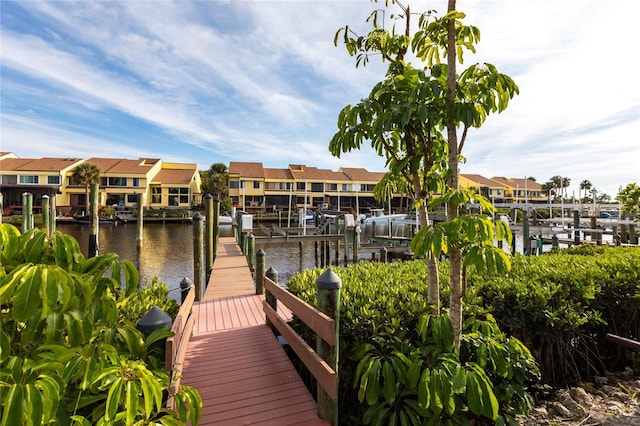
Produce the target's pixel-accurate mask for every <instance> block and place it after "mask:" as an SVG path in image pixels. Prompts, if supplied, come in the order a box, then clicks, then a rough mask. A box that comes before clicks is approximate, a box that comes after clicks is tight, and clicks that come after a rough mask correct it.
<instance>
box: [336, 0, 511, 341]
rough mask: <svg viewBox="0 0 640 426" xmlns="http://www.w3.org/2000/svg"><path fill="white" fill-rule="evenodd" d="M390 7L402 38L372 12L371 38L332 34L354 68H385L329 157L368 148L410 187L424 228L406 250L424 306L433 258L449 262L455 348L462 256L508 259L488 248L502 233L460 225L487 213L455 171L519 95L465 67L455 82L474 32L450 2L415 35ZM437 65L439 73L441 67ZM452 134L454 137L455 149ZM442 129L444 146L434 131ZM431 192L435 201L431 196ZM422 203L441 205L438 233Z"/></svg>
mask: <svg viewBox="0 0 640 426" xmlns="http://www.w3.org/2000/svg"><path fill="white" fill-rule="evenodd" d="M395 4H397V5H398V7H399V8H400V11H401V13H400V14H399V15H393V18H394V19H396V20H399V21H400V22H402V23H403V24H404V25H403V31H401V32H399V33H396V31H395V26H392V27H391V29H386V27H385V21H384V20H385V17H386V14H385V13H386V10H376V11H374V12H373V13H372V14H371V15H370V19H369V21H370V22H371V23H372V25H373V29H372V30H371V31H370V32H369V33H368V34H367V35H366V36H359V35H358V34H355V33H353V32H352V31H351V30H350V29H349V27H344V28H341V29H340V30H339V31H338V33H337V34H336V39H335V42H336V43H337V41H338V39H339V36H340V34H341V33H342V32H344V43H345V46H346V48H347V51H348V53H349V54H350V55H352V56H356V66H359V65H360V64H362V65H366V63H367V61H368V59H369V55H373V54H375V55H378V56H379V57H381V58H382V60H383V61H385V62H388V63H389V66H388V68H387V73H386V76H385V79H384V80H383V81H381V82H379V83H377V84H376V85H375V86H374V88H373V89H372V91H371V92H370V94H369V96H368V97H367V98H365V99H363V100H362V101H360V102H359V103H358V104H356V105H355V106H352V105H347V106H346V107H345V108H343V109H342V111H341V112H340V114H339V116H338V131H337V132H336V134H335V135H334V136H333V138H332V140H331V142H330V144H329V149H330V151H331V153H332V154H333V155H336V156H339V155H340V153H342V152H348V151H351V150H354V149H360V148H361V146H362V144H363V143H364V142H365V141H368V142H370V143H371V146H372V147H373V148H374V149H375V150H376V152H377V153H378V155H380V156H384V157H385V158H386V161H387V167H388V172H387V176H388V178H387V181H396V180H398V179H404V181H405V182H406V183H408V184H409V185H410V187H411V191H410V192H411V193H412V194H413V196H414V199H415V203H416V206H417V207H418V209H419V214H420V219H421V223H422V224H423V225H424V228H423V229H421V230H420V231H419V232H418V234H416V236H415V237H414V240H413V243H412V249H414V252H417V253H418V254H424V255H425V256H426V258H427V259H428V263H429V301H438V300H439V294H438V286H437V273H436V272H433V273H432V270H433V268H434V266H436V263H435V258H436V257H438V256H440V254H441V253H447V254H448V255H449V258H450V261H451V268H450V270H451V277H450V281H451V283H452V284H451V285H452V288H453V287H454V286H455V291H456V293H455V296H452V297H451V298H450V305H451V306H450V314H451V318H452V323H453V324H454V330H455V332H456V340H457V341H459V340H458V339H459V333H460V327H459V326H456V324H461V315H462V308H461V303H462V297H461V294H462V291H463V290H462V268H463V264H462V258H463V252H464V253H466V255H467V256H466V257H465V259H464V260H465V265H467V264H474V265H476V266H477V267H479V268H481V269H484V268H486V267H487V266H488V265H490V266H491V267H494V268H496V267H498V268H500V267H506V266H508V262H509V260H508V258H507V257H506V254H505V253H504V252H502V251H500V250H499V249H497V248H495V247H493V238H494V230H497V231H498V238H500V239H501V238H503V237H505V235H508V236H507V238H510V234H509V233H508V228H507V227H506V226H504V224H496V225H495V227H494V225H493V223H492V222H491V221H489V220H488V219H487V218H486V217H481V216H478V217H464V218H458V210H459V209H460V208H461V206H464V205H465V204H467V203H469V202H472V201H473V200H474V199H475V200H477V202H480V203H481V204H482V205H483V210H485V211H492V209H493V206H492V205H491V203H489V202H488V200H486V199H484V198H482V197H479V196H478V195H477V194H473V193H472V192H471V191H468V190H459V189H458V174H459V173H458V162H459V161H460V160H461V159H462V147H463V145H464V142H465V139H466V136H467V131H468V129H469V128H470V127H480V126H481V125H482V123H484V121H485V119H486V118H487V116H488V115H489V114H491V113H494V112H500V111H502V110H503V109H504V108H506V106H507V104H508V102H509V100H510V99H511V98H512V97H513V96H514V95H515V93H517V92H518V88H517V86H516V85H515V83H514V82H513V80H511V78H509V77H508V76H506V75H504V74H500V73H499V72H498V71H497V69H496V68H495V67H494V66H493V65H491V64H476V65H472V66H471V67H469V68H467V69H466V70H465V71H464V72H463V73H461V74H460V75H459V76H458V75H457V74H456V69H455V64H456V59H457V60H459V61H460V62H461V63H462V56H461V53H462V51H463V49H468V50H471V51H475V44H476V43H477V41H478V40H479V37H480V32H479V30H478V29H477V28H476V27H472V26H464V25H462V22H461V19H462V18H464V16H465V15H464V14H463V13H460V12H457V11H455V1H454V2H449V12H448V13H447V14H446V15H445V16H444V17H442V18H436V17H434V15H433V14H432V13H431V12H427V13H423V14H421V15H419V19H418V31H417V32H415V34H414V35H413V36H411V34H413V31H411V22H412V21H411V16H412V15H411V13H410V10H409V7H408V6H404V5H402V4H401V3H398V2H395ZM409 49H411V52H412V53H413V54H414V55H415V56H416V57H417V58H419V59H421V60H422V61H425V62H426V63H427V64H426V65H427V66H426V67H425V66H424V64H421V65H420V67H413V65H412V64H411V63H410V62H407V61H406V58H405V55H406V53H407V52H408V51H409ZM458 52H459V53H460V54H457V53H458ZM445 56H446V57H447V60H448V63H447V64H444V63H442V62H441V58H444V57H445ZM458 127H459V128H461V129H462V136H461V138H460V140H459V141H458V138H457V134H456V129H457V128H458ZM445 128H446V129H447V133H446V138H445V135H443V134H442V132H441V129H445ZM435 193H438V194H441V196H438V197H435V196H433V194H435ZM427 202H428V203H429V206H434V207H436V206H439V205H444V204H446V205H447V216H448V217H447V219H448V221H447V223H446V224H434V225H430V224H428V221H427V209H426V207H427ZM499 222H500V221H499ZM487 259H490V260H487ZM452 292H453V291H452ZM436 303H437V302H436ZM454 305H455V306H454Z"/></svg>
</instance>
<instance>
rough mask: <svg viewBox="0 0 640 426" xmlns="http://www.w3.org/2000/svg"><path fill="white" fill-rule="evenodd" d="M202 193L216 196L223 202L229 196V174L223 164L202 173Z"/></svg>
mask: <svg viewBox="0 0 640 426" xmlns="http://www.w3.org/2000/svg"><path fill="white" fill-rule="evenodd" d="M200 179H201V181H202V192H203V193H204V194H211V195H215V196H217V197H218V199H220V200H221V201H222V200H223V199H224V197H226V196H227V195H228V194H229V173H228V171H227V166H226V165H224V164H223V163H214V164H212V165H211V166H210V167H209V169H208V170H205V171H201V172H200Z"/></svg>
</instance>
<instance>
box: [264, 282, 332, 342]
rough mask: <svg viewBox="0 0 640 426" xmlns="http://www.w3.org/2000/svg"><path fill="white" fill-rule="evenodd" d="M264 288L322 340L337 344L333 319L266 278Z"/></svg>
mask: <svg viewBox="0 0 640 426" xmlns="http://www.w3.org/2000/svg"><path fill="white" fill-rule="evenodd" d="M264 288H265V290H267V291H268V292H269V293H271V294H273V295H274V296H275V297H276V299H278V303H280V302H282V303H284V304H285V305H286V306H287V307H288V308H289V309H290V310H291V312H292V313H293V314H294V315H296V316H297V317H299V318H300V319H301V320H302V321H303V322H304V323H305V324H307V325H308V326H309V328H311V329H312V330H313V331H314V332H316V334H317V335H318V336H320V337H321V338H322V340H324V341H325V342H327V343H328V344H330V345H335V344H336V326H335V321H334V320H333V319H332V318H330V317H329V316H327V315H326V314H324V313H322V312H320V311H319V310H318V309H316V308H314V307H313V306H311V305H309V304H308V303H306V302H304V301H302V300H300V299H299V298H297V297H296V296H294V295H293V294H291V293H290V292H289V291H287V290H285V289H284V288H282V287H280V286H279V285H277V284H276V283H274V282H273V281H272V280H270V279H269V278H266V277H265V279H264Z"/></svg>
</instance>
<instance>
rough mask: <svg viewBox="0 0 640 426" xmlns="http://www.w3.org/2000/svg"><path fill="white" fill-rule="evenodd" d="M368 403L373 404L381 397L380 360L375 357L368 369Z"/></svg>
mask: <svg viewBox="0 0 640 426" xmlns="http://www.w3.org/2000/svg"><path fill="white" fill-rule="evenodd" d="M367 376H368V379H367V392H366V400H367V404H369V405H373V404H375V403H376V402H378V398H379V397H380V360H379V359H377V358H374V359H373V360H372V362H371V365H370V366H369V369H368V371H367Z"/></svg>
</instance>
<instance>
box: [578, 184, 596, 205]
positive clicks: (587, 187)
mask: <svg viewBox="0 0 640 426" xmlns="http://www.w3.org/2000/svg"><path fill="white" fill-rule="evenodd" d="M592 187H593V185H592V184H591V182H590V181H588V180H586V179H585V180H583V181H582V182H580V190H579V192H578V198H579V199H580V202H582V201H583V198H586V196H587V191H589V190H590V189H591V188H592ZM582 191H584V195H581V194H582Z"/></svg>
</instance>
